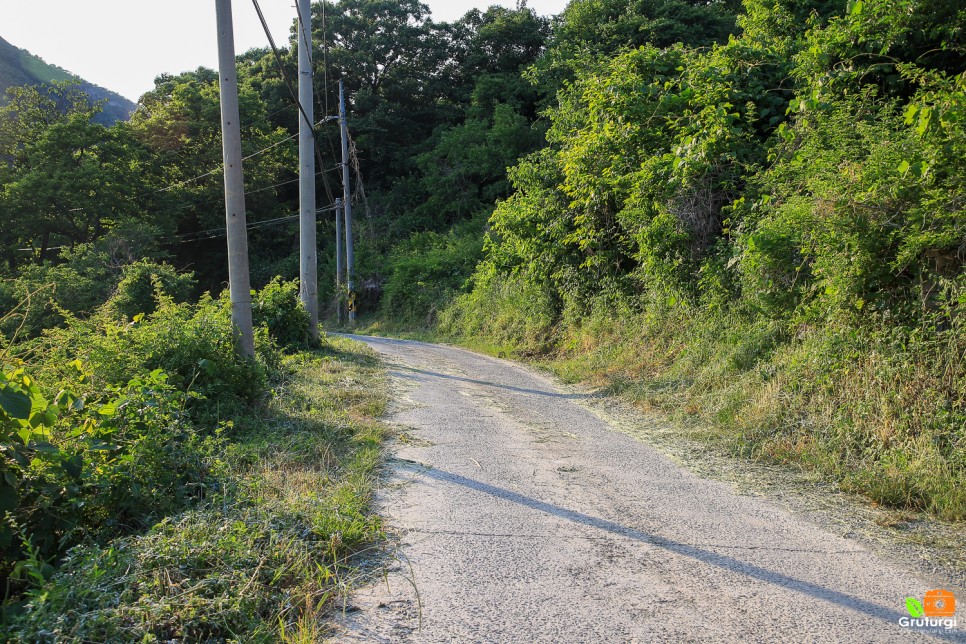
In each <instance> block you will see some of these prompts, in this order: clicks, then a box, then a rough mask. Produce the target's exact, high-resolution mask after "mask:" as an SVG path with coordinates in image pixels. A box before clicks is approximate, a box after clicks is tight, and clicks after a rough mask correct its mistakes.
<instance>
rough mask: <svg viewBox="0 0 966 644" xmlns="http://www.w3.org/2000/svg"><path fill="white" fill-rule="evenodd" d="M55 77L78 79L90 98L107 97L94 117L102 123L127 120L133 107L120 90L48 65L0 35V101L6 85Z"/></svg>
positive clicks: (63, 79)
mask: <svg viewBox="0 0 966 644" xmlns="http://www.w3.org/2000/svg"><path fill="white" fill-rule="evenodd" d="M55 80H56V81H67V80H76V81H79V82H80V88H81V89H82V90H84V91H85V92H87V94H88V95H89V96H90V97H91V100H93V101H103V100H106V101H107V102H106V103H105V104H104V111H103V112H102V113H101V114H99V115H98V116H97V120H98V121H100V122H102V123H104V124H105V125H110V124H111V123H114V122H115V121H126V120H127V119H128V117H130V115H131V112H133V111H134V108H135V107H136V105H135V104H134V103H132V102H131V101H129V100H128V99H126V98H124V97H123V96H121V95H120V94H116V93H114V92H112V91H110V90H107V89H104V88H103V87H99V86H97V85H94V84H93V83H89V82H87V81H85V80H84V79H83V78H79V77H77V76H74V75H73V74H71V73H70V72H68V71H67V70H65V69H62V68H60V67H57V66H56V65H50V64H48V63H46V62H44V61H43V60H42V59H41V58H39V57H37V56H34V55H33V54H31V53H30V52H29V51H27V50H26V49H20V48H19V47H16V46H14V45H11V44H10V43H8V42H7V41H6V40H4V39H3V38H0V101H2V100H3V98H2V97H3V95H4V94H6V91H7V88H8V87H16V86H19V85H39V84H41V83H49V82H51V81H55Z"/></svg>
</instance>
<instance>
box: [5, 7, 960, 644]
mask: <svg viewBox="0 0 966 644" xmlns="http://www.w3.org/2000/svg"><path fill="white" fill-rule="evenodd" d="M313 18H314V22H313V31H314V34H313V35H314V37H315V42H316V50H315V51H314V60H315V61H316V66H317V68H318V69H317V73H316V75H315V80H316V83H317V90H318V103H319V104H318V105H317V106H316V113H317V114H318V115H319V117H320V118H321V117H322V116H324V115H326V114H330V113H332V112H333V111H334V109H335V108H334V106H335V87H336V84H337V82H338V81H339V80H340V79H341V80H343V81H344V82H345V85H346V88H347V91H348V96H349V103H350V114H351V117H350V129H351V132H352V138H353V145H352V150H353V159H352V171H353V178H354V180H355V182H356V183H355V186H356V189H355V203H356V212H357V215H358V217H357V221H356V226H357V229H356V230H355V233H356V239H357V248H356V258H357V275H358V280H357V281H358V283H359V285H360V290H361V291H362V293H361V294H360V295H361V297H360V301H361V302H362V304H363V307H364V309H365V312H367V313H372V314H375V315H378V316H381V317H382V318H384V319H386V320H389V321H391V322H392V323H393V324H396V325H407V326H413V327H423V328H425V327H431V326H433V325H435V324H437V323H438V322H441V326H440V328H441V329H442V330H444V331H446V332H448V333H451V334H453V335H462V336H464V337H473V338H476V339H480V338H482V339H484V340H487V341H489V342H492V343H496V344H499V345H500V346H501V347H503V348H509V349H510V350H514V351H516V352H517V353H520V354H525V355H541V356H550V357H553V358H555V359H556V361H557V364H558V365H562V366H561V368H562V369H563V370H564V371H566V372H568V373H570V374H571V375H575V376H578V375H579V376H586V375H588V374H596V375H599V376H600V377H601V378H603V379H604V380H606V381H608V382H610V383H612V384H613V385H614V386H615V387H617V388H620V389H624V390H626V391H627V392H628V393H629V394H630V395H632V396H636V397H638V398H639V399H640V400H641V401H642V402H646V403H649V404H657V405H661V406H664V407H666V408H668V409H671V410H673V411H675V413H677V414H679V415H681V416H686V417H690V416H700V417H701V418H702V419H703V422H704V423H705V424H706V425H708V426H710V427H712V429H713V433H714V434H715V435H717V436H718V437H723V438H724V440H725V442H726V443H727V444H728V445H729V446H731V447H733V448H734V450H735V451H736V452H738V453H741V454H744V455H748V456H753V457H769V458H776V459H781V460H787V461H793V462H797V463H801V464H804V465H805V466H808V467H814V468H817V469H819V470H821V471H823V472H827V473H828V474H830V475H831V476H833V477H834V478H836V479H837V480H839V481H840V482H841V483H842V484H843V486H844V487H846V488H847V489H852V490H856V491H859V492H862V493H865V494H867V495H870V496H871V497H873V498H874V499H876V500H879V501H882V502H886V503H890V504H896V505H902V506H906V507H912V508H918V509H923V510H927V511H929V512H932V513H934V514H935V515H938V516H942V517H946V518H950V519H963V518H964V517H966V495H964V490H966V359H964V356H966V334H964V328H963V326H964V321H963V320H964V317H963V308H964V307H966V269H964V263H966V211H964V203H966V185H964V175H963V170H962V169H963V168H964V167H966V49H964V42H963V37H964V36H963V33H962V25H963V24H966V8H964V7H963V6H962V3H956V2H952V3H948V2H947V3H943V2H939V1H938V0H900V1H898V2H891V3H885V2H868V1H866V0H850V1H848V2H846V0H745V1H744V2H743V3H740V4H739V3H738V2H736V1H734V0H716V1H712V2H705V1H703V0H702V1H695V0H635V1H634V2H616V1H612V0H572V2H570V4H569V5H568V7H567V9H566V10H565V11H564V12H563V14H562V15H560V16H558V17H556V18H554V19H548V18H543V17H540V16H537V15H536V14H535V13H534V12H533V11H531V10H529V9H527V8H526V6H525V3H521V5H520V6H519V7H518V8H516V9H506V8H502V7H491V8H489V9H487V10H486V11H478V10H474V11H471V12H469V13H468V14H466V15H465V16H464V17H463V18H461V19H460V20H458V21H456V22H454V23H438V22H435V21H433V20H432V17H431V16H430V14H429V12H428V9H427V8H426V7H425V6H424V5H422V4H420V3H419V2H417V1H416V0H406V1H404V2H395V3H390V2H382V1H376V0H341V1H340V2H338V3H333V2H324V3H315V4H313ZM293 33H294V32H293ZM281 60H282V65H283V67H284V68H285V70H286V75H287V76H288V77H289V78H290V79H294V78H295V77H296V59H295V53H294V51H293V49H292V48H289V49H285V50H283V51H282V52H281ZM238 63H239V83H240V104H241V117H242V122H243V128H242V130H243V141H244V148H245V149H244V152H245V155H246V160H245V171H246V182H247V188H248V194H247V203H248V207H249V210H250V214H249V217H250V221H251V222H252V224H253V227H252V230H251V232H250V236H251V248H252V253H251V255H252V270H253V281H254V283H255V284H256V285H257V286H258V287H259V289H260V290H259V291H258V292H257V293H256V294H255V297H254V298H253V300H254V309H255V310H254V314H255V318H256V322H257V323H258V324H259V327H260V329H261V330H260V331H259V338H258V343H259V358H258V360H257V361H256V362H239V361H238V360H236V358H235V356H234V353H233V350H232V346H231V330H230V323H229V318H228V315H227V312H226V310H227V309H226V306H227V304H226V303H225V302H224V301H223V300H222V299H213V298H211V297H209V296H202V295H201V293H203V292H206V291H210V292H218V291H219V290H221V287H222V285H223V283H224V281H225V278H226V265H227V262H226V257H225V244H224V239H223V226H224V223H223V216H224V215H223V212H224V211H223V206H222V186H221V170H220V163H221V153H220V131H219V127H220V126H219V104H218V86H217V74H216V73H215V72H213V71H211V70H207V69H198V70H195V71H193V72H185V73H182V74H178V75H163V76H161V77H159V78H158V79H157V81H156V86H155V89H154V90H152V91H151V92H148V93H147V94H145V95H144V96H143V97H142V98H141V100H140V102H139V106H138V110H137V112H136V113H135V114H134V115H133V117H132V119H131V121H130V122H129V123H118V124H115V125H113V126H111V127H105V126H104V125H101V124H99V123H98V122H97V121H96V120H95V117H96V116H97V109H98V108H97V107H96V106H93V107H92V106H91V105H90V102H89V101H88V100H86V98H85V97H84V96H83V95H82V94H81V93H80V92H79V91H78V89H77V87H76V86H74V85H71V84H69V83H55V84H54V85H53V86H51V87H45V88H39V89H38V88H15V89H12V90H11V91H10V92H8V99H7V101H6V102H5V103H4V104H3V105H2V106H0V160H2V162H0V211H2V213H3V216H2V217H0V255H2V259H3V266H2V268H0V273H2V274H0V277H2V281H0V333H2V334H3V338H4V339H5V340H4V343H3V346H4V347H8V348H5V349H4V352H3V353H2V354H0V358H2V363H3V371H2V373H3V376H2V378H3V379H2V381H0V387H2V388H0V428H2V432H3V436H2V448H3V450H4V461H3V468H4V471H3V478H2V480H0V509H2V510H4V511H7V512H8V514H6V515H5V519H4V523H3V528H2V531H0V551H2V553H3V557H4V559H3V562H2V564H0V565H2V571H3V573H4V574H5V575H7V577H8V579H9V580H10V582H9V584H10V588H11V589H12V590H9V591H8V592H11V593H13V594H16V593H17V592H20V591H22V590H23V589H25V588H28V587H30V584H31V583H34V584H39V583H41V582H42V580H43V579H45V578H47V577H48V576H49V574H50V572H51V571H50V570H49V569H48V568H47V567H46V565H47V562H51V561H56V560H57V558H58V557H61V556H63V555H65V553H67V552H68V551H69V548H70V547H71V546H73V545H75V544H77V543H80V542H84V541H91V542H97V541H98V540H103V539H104V538H106V537H107V536H108V535H111V534H115V533H117V532H119V531H120V532H123V533H125V534H132V535H137V534H140V533H143V532H144V530H145V529H146V528H149V527H150V526H151V525H153V524H154V523H155V522H156V521H157V520H159V519H160V518H161V517H164V516H169V515H170V514H171V513H173V512H175V510H177V509H178V508H185V507H203V506H204V503H206V502H208V501H210V500H211V499H212V498H214V497H216V496H217V495H218V494H220V492H221V488H220V487H219V486H221V485H222V481H223V478H224V477H221V478H219V477H220V474H219V469H218V468H219V467H220V465H218V461H219V458H218V457H217V455H218V454H222V453H223V450H224V449H225V441H226V440H228V439H229V438H231V436H232V431H233V430H232V427H231V426H230V422H231V420H232V419H233V418H236V417H238V416H243V415H244V414H245V413H246V410H250V409H251V408H252V406H253V405H258V404H260V403H259V400H260V399H261V398H260V397H261V396H263V395H264V394H265V390H266V388H267V383H268V382H269V381H270V380H271V379H272V378H274V377H277V375H278V367H279V364H280V361H282V360H283V358H282V357H281V349H280V348H279V347H280V346H283V347H298V346H304V345H305V343H306V338H307V335H308V334H307V332H308V328H307V324H308V321H307V317H306V315H305V312H304V310H302V308H301V307H300V306H299V304H298V302H297V299H296V296H297V292H298V291H297V286H296V285H295V284H294V283H293V282H291V281H286V280H291V279H292V278H294V276H295V273H296V271H297V267H298V239H297V225H296V222H295V221H294V218H292V217H291V215H292V214H294V213H295V212H296V211H297V209H298V205H297V186H296V183H295V180H296V177H297V175H296V168H297V160H296V149H295V139H294V134H295V132H296V128H297V125H298V118H297V112H296V110H295V109H294V108H293V106H292V104H291V98H290V96H289V94H288V89H287V87H286V83H285V81H284V80H283V78H282V75H281V73H280V72H279V70H278V68H277V67H276V63H275V58H274V55H273V54H272V53H271V52H269V51H265V50H253V51H250V52H247V53H245V54H244V55H242V56H240V57H239V58H238ZM330 128H332V126H330V125H320V127H319V133H320V134H319V145H320V149H321V152H322V154H323V155H324V158H325V160H326V161H327V162H328V163H331V164H332V165H331V167H322V168H320V169H319V170H320V172H321V174H320V182H319V183H320V186H319V189H320V204H324V203H327V202H328V199H329V197H330V196H332V195H334V194H335V193H340V192H341V187H340V186H339V185H338V181H337V178H338V176H339V172H338V170H339V168H338V167H337V166H336V159H337V158H338V156H339V155H338V154H337V147H338V146H337V143H336V141H335V138H336V136H337V133H336V132H335V130H334V128H333V129H330ZM319 233H320V239H321V240H323V245H324V246H325V247H324V248H322V249H320V256H321V257H324V258H325V259H324V260H323V261H322V265H321V271H320V273H321V277H320V284H319V287H320V288H319V291H320V293H321V294H322V295H323V297H324V298H326V299H327V300H329V301H331V300H332V297H331V296H332V295H333V290H332V288H333V287H332V284H333V282H334V271H335V265H334V261H333V259H332V256H333V255H334V247H335V243H334V239H333V237H334V221H333V220H332V219H331V218H326V219H323V220H322V221H321V222H320V229H319ZM199 297H200V299H199ZM306 404H309V403H306ZM172 445H177V446H178V447H177V449H172V448H171V446H172ZM367 454H368V452H367ZM367 458H370V459H374V456H372V455H371V454H369V456H367ZM367 462H368V461H367ZM135 464H137V467H135V466H134V465H135ZM370 466H371V463H370V465H367V467H370ZM121 490H124V491H125V494H123V495H122V494H120V492H119V491H121ZM204 507H205V508H207V509H206V510H205V511H206V512H207V511H209V510H211V511H214V510H213V509H212V508H211V507H208V506H204ZM245 507H249V506H245ZM357 509H358V508H357ZM316 510H318V508H316ZM316 510H312V511H313V512H315V511H316ZM246 512H247V510H246ZM360 512H361V510H360ZM256 514H257V513H256ZM243 515H244V516H243V518H242V519H239V521H240V522H241V524H243V525H249V526H250V525H253V522H254V523H258V520H260V519H258V520H256V519H253V518H252V517H253V516H254V515H252V514H245V513H243ZM313 516H316V517H317V518H318V520H319V521H323V519H322V518H320V517H324V516H325V512H323V511H322V510H318V515H313ZM353 516H355V515H353ZM356 518H358V517H356ZM186 521H187V523H185V524H184V525H185V526H186V529H191V530H194V529H198V530H200V529H201V528H199V527H198V524H199V523H200V522H202V520H201V519H200V518H199V516H193V518H190V519H186ZM292 521H293V522H294V523H297V521H296V519H292ZM353 521H355V519H353ZM246 522H248V523H246ZM294 523H293V524H292V525H293V526H294ZM353 525H355V524H353ZM358 525H361V526H363V528H360V529H363V530H369V529H371V527H372V526H371V525H370V524H369V523H367V521H366V520H363V519H359V522H358ZM171 529H172V528H170V526H168V525H167V524H163V525H162V527H160V528H157V529H156V530H155V532H152V533H150V535H149V536H146V537H144V541H143V543H144V544H145V547H146V548H149V549H151V551H152V552H160V551H161V550H163V548H162V546H160V545H159V546H158V547H157V548H156V549H155V548H154V545H152V544H155V545H156V544H157V543H162V542H164V539H163V538H162V537H161V536H159V535H163V534H166V532H165V531H170V530H171ZM287 529H288V528H286V530H287ZM292 530H295V527H292ZM243 532H244V533H245V534H244V539H242V538H240V540H239V543H242V542H244V543H248V542H247V541H245V539H248V538H252V539H255V538H254V537H252V536H251V535H252V534H253V533H251V532H248V531H243ZM273 534H274V533H273ZM285 534H288V533H287V532H286V533H285ZM130 538H131V539H139V538H140V537H137V536H132V537H130ZM326 538H328V537H326ZM153 540H158V541H157V542H156V541H153ZM255 541H257V539H255ZM88 545H90V544H88ZM95 545H96V543H95ZM98 547H99V546H98ZM253 547H254V546H253ZM86 556H87V555H86V554H85V555H84V556H80V555H78V556H74V555H71V557H72V559H70V561H72V562H73V564H71V565H72V566H74V567H73V568H71V572H70V574H74V575H79V576H81V577H84V576H85V575H89V576H96V574H97V572H96V570H97V565H99V564H96V565H95V564H92V563H91V562H92V561H93V560H91V559H87V558H85V557H86ZM98 556H100V555H98ZM158 556H159V557H161V558H163V556H166V555H164V553H163V552H162V553H161V554H159V555H158ZM265 556H266V557H267V556H268V555H265ZM97 561H102V560H101V559H97ZM300 561H302V560H300ZM303 563H304V561H303ZM112 565H113V566H115V567H116V568H118V569H120V568H121V567H126V568H125V569H126V570H141V571H143V570H146V568H144V566H148V564H146V563H144V562H143V561H140V562H139V561H133V560H132V559H131V558H130V556H128V558H124V557H119V558H118V559H117V560H116V561H115V562H114V564H112ZM300 565H301V564H300ZM92 566H93V567H92ZM139 566H141V568H139ZM137 574H141V573H140V572H139V573H137ZM144 574H145V575H147V574H148V573H144ZM31 580H33V581H32V582H31ZM185 583H187V582H185ZM225 583H226V584H227V582H225ZM225 587H227V585H226V586H225ZM217 596H218V597H219V598H222V599H223V596H222V595H217ZM99 597H100V595H97V596H96V597H95V596H93V595H92V596H91V597H87V598H86V599H84V601H88V602H89V603H90V604H91V605H93V603H95V600H96V599H97V598H99ZM57 601H60V602H61V604H57V605H58V606H60V605H63V604H64V603H65V602H68V601H70V598H69V596H68V595H62V596H59V599H58V600H57ZM219 601H221V600H220V599H219ZM238 610H239V611H240V612H239V614H241V613H243V612H244V611H243V609H241V608H239V609H238ZM139 619H140V618H139ZM229 621H231V620H229ZM226 623H227V622H226ZM231 623H232V624H233V623H234V622H231ZM225 627H226V628H230V626H225ZM91 632H99V631H96V629H95V630H94V631H91ZM199 632H201V631H199ZM204 632H206V633H208V634H211V633H212V632H214V631H210V630H209V631H204ZM139 633H140V631H139ZM172 637H173V636H172Z"/></svg>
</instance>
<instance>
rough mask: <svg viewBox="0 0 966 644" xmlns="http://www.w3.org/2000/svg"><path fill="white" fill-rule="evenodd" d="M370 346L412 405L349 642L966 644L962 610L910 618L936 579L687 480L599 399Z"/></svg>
mask: <svg viewBox="0 0 966 644" xmlns="http://www.w3.org/2000/svg"><path fill="white" fill-rule="evenodd" d="M353 337H354V336H353ZM356 339H358V340H360V341H363V342H366V343H367V344H369V345H370V346H371V347H372V348H373V349H375V350H376V351H377V352H379V353H380V354H381V355H382V356H383V357H384V358H385V359H386V360H387V362H388V364H389V370H390V374H391V376H392V378H393V380H394V383H395V384H396V385H397V389H398V390H399V394H400V396H401V397H402V400H401V405H400V409H399V410H397V411H396V412H395V413H394V414H393V415H392V417H391V420H392V421H393V422H395V423H398V424H399V425H401V426H402V427H403V431H404V434H403V439H402V440H401V441H400V442H399V444H398V445H397V446H396V447H395V448H394V454H393V458H391V460H390V463H391V465H392V472H391V474H390V477H389V480H388V481H387V483H386V486H385V489H384V491H383V493H382V498H381V504H382V506H381V511H382V512H383V514H384V515H385V516H386V517H387V523H388V527H389V529H390V531H391V532H393V533H395V534H397V535H398V538H399V544H398V549H397V551H396V553H395V557H396V558H395V559H394V560H393V561H391V562H390V563H389V564H388V570H387V572H386V573H385V575H384V577H381V578H379V579H377V580H376V581H375V582H373V583H371V584H369V585H368V586H364V587H362V588H359V589H358V590H357V591H356V592H354V593H353V595H352V596H351V597H350V604H349V607H348V610H347V612H346V614H345V615H344V617H343V618H342V622H343V623H342V628H343V629H344V632H342V633H341V634H340V635H339V636H338V637H337V639H338V640H340V641H367V642H692V641H694V642H697V641H714V642H775V641H782V642H904V641H920V640H921V641H926V640H929V639H935V638H938V639H939V640H940V641H943V640H947V641H963V640H966V638H964V637H963V635H964V634H966V611H963V610H960V611H959V613H960V615H961V617H960V622H961V625H960V626H959V627H958V628H956V629H954V630H952V631H949V632H944V633H941V634H939V635H926V634H923V633H916V632H914V631H912V630H910V629H908V628H903V627H901V626H900V625H899V620H900V618H901V617H903V616H908V613H907V612H906V610H905V598H906V597H908V596H915V597H919V598H922V597H923V595H924V593H925V592H926V591H927V590H929V589H930V584H928V582H926V581H924V580H922V579H919V578H917V577H916V576H914V575H912V574H910V573H908V572H905V571H903V570H901V569H899V568H898V567H896V566H893V565H890V564H889V563H888V562H885V561H882V560H880V559H879V558H877V557H876V556H875V555H873V554H871V553H870V552H868V551H867V550H866V549H864V548H863V547H862V546H861V545H860V544H858V543H856V542H854V541H850V540H847V539H843V538H841V537H837V536H834V535H831V534H828V533H826V532H824V531H823V530H822V529H820V528H818V527H816V526H815V525H813V524H810V523H807V522H805V521H804V520H802V519H801V518H798V517H796V516H793V515H791V514H788V513H786V512H785V511H783V510H781V509H779V508H778V507H776V506H773V505H770V504H769V503H768V502H766V501H763V500H761V499H759V498H755V497H748V496H739V495H737V494H736V493H735V492H734V491H733V490H732V489H731V488H730V487H728V486H727V485H725V484H722V483H717V482H712V481H707V480H703V479H701V478H698V477H696V476H694V475H693V474H690V473H688V472H686V471H684V470H682V469H680V468H679V467H677V466H676V465H674V464H673V463H672V462H670V461H669V460H667V459H666V458H665V457H664V456H662V455H661V454H659V453H658V452H656V451H655V450H653V449H652V448H650V447H647V446H645V445H643V444H641V443H640V442H638V441H636V440H634V439H633V438H631V437H629V436H627V435H625V434H621V433H618V432H616V431H613V429H612V428H611V427H609V426H608V425H607V423H606V422H605V421H603V420H601V419H600V418H598V417H597V416H595V415H594V414H593V413H591V412H590V411H588V410H587V409H586V408H585V407H583V406H581V404H580V400H579V399H580V394H568V393H563V392H561V391H560V390H558V389H557V388H555V387H554V385H553V384H552V383H551V382H550V381H549V380H547V379H546V378H543V377H542V376H540V375H536V374H534V373H533V372H531V371H529V370H526V369H524V368H521V367H519V366H517V365H514V364H512V363H510V362H506V361H503V360H497V359H493V358H488V357H484V356H480V355H477V354H474V353H470V352H467V351H463V350H460V349H455V348H451V347H442V346H436V345H429V344H423V343H418V342H408V341H400V340H391V339H383V338H363V337H356ZM959 596H960V601H961V603H966V594H961V593H960V595H959Z"/></svg>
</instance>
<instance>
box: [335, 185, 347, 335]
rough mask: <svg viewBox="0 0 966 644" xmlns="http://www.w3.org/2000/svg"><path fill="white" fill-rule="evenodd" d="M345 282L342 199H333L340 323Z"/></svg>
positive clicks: (336, 294)
mask: <svg viewBox="0 0 966 644" xmlns="http://www.w3.org/2000/svg"><path fill="white" fill-rule="evenodd" d="M343 284H345V268H343V265H342V199H338V198H337V199H336V200H335V305H336V308H337V309H338V312H339V323H340V324H341V323H342V285H343Z"/></svg>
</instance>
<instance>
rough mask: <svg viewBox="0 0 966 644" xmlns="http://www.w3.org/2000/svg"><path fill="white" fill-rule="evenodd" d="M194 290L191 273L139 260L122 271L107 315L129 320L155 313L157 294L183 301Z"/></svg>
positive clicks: (110, 300)
mask: <svg viewBox="0 0 966 644" xmlns="http://www.w3.org/2000/svg"><path fill="white" fill-rule="evenodd" d="M194 288H195V281H194V277H193V275H192V274H191V273H179V272H177V271H176V270H175V269H174V267H173V266H171V265H170V264H165V263H155V262H152V261H148V260H142V261H139V262H134V263H133V264H127V265H126V266H124V267H123V268H122V269H121V281H120V282H119V283H118V285H117V288H115V289H114V293H113V295H111V298H110V299H109V300H108V301H107V304H106V305H105V306H106V309H107V311H108V312H109V313H110V314H112V315H114V316H119V317H123V318H125V319H127V320H130V319H132V318H134V317H135V316H136V315H138V314H139V313H140V314H145V315H147V314H150V313H154V312H155V311H156V310H157V308H158V296H159V295H160V294H163V295H166V296H168V297H170V298H172V299H173V300H174V301H175V302H185V301H187V300H188V298H189V297H190V296H191V294H192V291H193V290H194Z"/></svg>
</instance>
